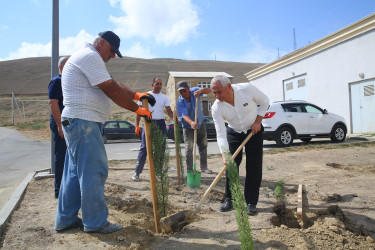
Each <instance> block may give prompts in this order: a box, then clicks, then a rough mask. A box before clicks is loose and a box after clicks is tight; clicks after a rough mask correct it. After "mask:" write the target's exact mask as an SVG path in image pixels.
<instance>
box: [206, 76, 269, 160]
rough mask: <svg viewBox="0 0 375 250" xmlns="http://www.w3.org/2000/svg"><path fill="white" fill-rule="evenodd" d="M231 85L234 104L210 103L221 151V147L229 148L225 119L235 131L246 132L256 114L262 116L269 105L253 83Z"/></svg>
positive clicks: (267, 100)
mask: <svg viewBox="0 0 375 250" xmlns="http://www.w3.org/2000/svg"><path fill="white" fill-rule="evenodd" d="M231 86H232V88H233V91H234V106H232V105H231V104H229V103H227V102H220V101H219V100H216V101H215V103H214V105H212V118H213V119H214V123H215V129H216V135H217V144H218V145H219V148H220V152H221V153H223V148H226V149H228V148H229V146H228V140H227V131H226V127H225V121H227V122H228V126H229V127H230V128H232V129H233V130H235V131H236V132H238V133H241V132H244V133H246V132H247V130H249V129H251V125H253V123H254V122H255V119H256V118H257V116H258V115H260V116H262V117H263V116H264V115H265V114H266V112H267V109H268V105H269V99H268V97H267V96H266V95H265V94H264V93H263V92H262V91H260V90H259V89H258V88H257V87H255V86H254V85H253V84H250V83H238V84H232V85H231ZM258 105H259V106H258Z"/></svg>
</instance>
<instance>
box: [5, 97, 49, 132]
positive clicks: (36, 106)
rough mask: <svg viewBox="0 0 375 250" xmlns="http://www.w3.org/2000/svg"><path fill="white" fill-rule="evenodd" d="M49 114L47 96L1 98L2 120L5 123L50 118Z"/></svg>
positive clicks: (10, 123) (11, 123)
mask: <svg viewBox="0 0 375 250" xmlns="http://www.w3.org/2000/svg"><path fill="white" fill-rule="evenodd" d="M49 114H50V110H49V105H48V97H47V96H33V97H27V96H21V97H16V96H13V97H1V98H0V120H1V124H3V125H4V124H6V125H13V124H18V123H23V122H31V121H35V120H37V119H41V120H48V119H49Z"/></svg>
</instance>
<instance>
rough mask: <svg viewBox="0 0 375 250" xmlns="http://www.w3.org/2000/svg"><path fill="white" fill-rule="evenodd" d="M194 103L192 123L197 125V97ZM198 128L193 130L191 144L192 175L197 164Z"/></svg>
mask: <svg viewBox="0 0 375 250" xmlns="http://www.w3.org/2000/svg"><path fill="white" fill-rule="evenodd" d="M195 100H196V102H195V117H194V122H195V123H197V121H198V105H199V97H197V98H196V99H195ZM197 130H198V128H196V129H194V144H193V170H194V175H195V169H196V168H197V167H196V162H197V156H196V154H197V132H198V131H197Z"/></svg>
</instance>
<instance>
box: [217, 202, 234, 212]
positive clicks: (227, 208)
mask: <svg viewBox="0 0 375 250" xmlns="http://www.w3.org/2000/svg"><path fill="white" fill-rule="evenodd" d="M232 208H233V206H232V200H229V199H228V200H225V201H224V203H223V205H221V207H220V212H227V211H230V210H232Z"/></svg>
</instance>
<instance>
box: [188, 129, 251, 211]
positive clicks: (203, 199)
mask: <svg viewBox="0 0 375 250" xmlns="http://www.w3.org/2000/svg"><path fill="white" fill-rule="evenodd" d="M252 136H253V132H251V133H250V134H249V135H248V136H247V137H246V139H245V140H244V141H243V142H242V143H241V145H240V146H239V147H238V148H237V150H236V152H234V154H233V156H232V160H234V159H235V158H236V157H237V155H238V154H239V153H240V152H242V149H243V147H244V146H245V144H246V143H247V142H248V141H249V140H250V138H251V137H252ZM226 169H227V166H226V165H224V167H223V168H222V169H221V170H220V172H219V173H218V175H217V176H216V178H215V180H214V181H213V182H212V183H211V185H210V186H209V187H208V189H207V190H206V192H205V193H204V194H203V197H202V198H201V200H200V201H199V202H198V204H197V205H196V206H195V209H194V211H193V212H192V215H195V214H196V213H197V212H198V211H199V209H200V208H201V206H202V204H203V202H204V201H205V200H206V199H207V197H208V195H209V194H210V193H211V191H212V189H213V188H214V187H215V186H216V184H217V183H218V182H219V180H220V178H221V176H222V175H223V174H224V172H225V170H226Z"/></svg>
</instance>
